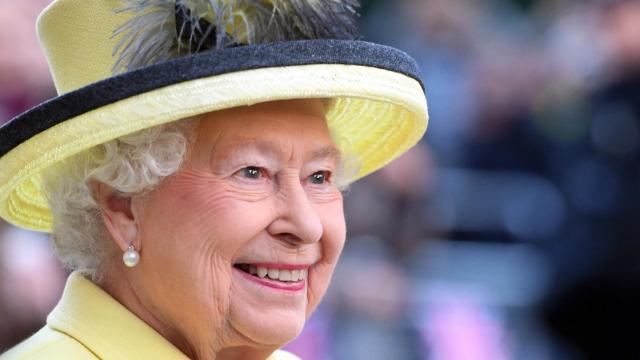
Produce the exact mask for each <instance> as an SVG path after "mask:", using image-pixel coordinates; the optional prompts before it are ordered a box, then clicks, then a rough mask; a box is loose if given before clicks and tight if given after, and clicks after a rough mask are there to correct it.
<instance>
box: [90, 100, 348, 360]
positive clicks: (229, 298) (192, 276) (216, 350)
mask: <svg viewBox="0 0 640 360" xmlns="http://www.w3.org/2000/svg"><path fill="white" fill-rule="evenodd" d="M338 161H339V159H338V155H337V150H336V148H335V146H334V144H333V142H332V140H331V137H330V134H329V131H328V129H327V125H326V122H325V119H324V108H323V106H322V103H321V102H320V101H319V100H290V101H278V102H271V103H263V104H258V105H254V106H250V107H242V108H234V109H229V110H224V111H219V112H213V113H209V114H207V115H204V116H203V117H202V119H201V121H200V124H199V127H198V129H197V140H196V142H195V144H194V146H193V149H192V150H191V152H190V155H189V156H188V159H187V160H186V162H185V164H184V166H183V167H182V168H181V170H179V171H178V172H177V173H176V174H174V175H173V176H171V177H169V178H167V179H166V180H165V181H164V182H163V183H162V184H161V185H160V186H159V187H158V188H157V189H156V190H154V191H153V192H151V193H150V194H146V195H143V196H135V197H133V198H122V197H118V196H116V195H115V194H113V193H112V192H111V191H110V190H109V189H107V188H106V187H105V186H103V185H100V184H98V185H97V191H96V193H97V194H98V198H99V201H100V203H101V207H102V213H103V218H104V220H105V224H106V227H107V230H108V233H109V235H110V237H111V238H112V239H113V243H114V244H115V246H117V252H114V259H113V261H112V262H111V266H109V267H108V271H107V272H106V274H105V276H104V281H103V282H102V284H101V285H102V287H103V288H105V289H106V290H107V291H108V292H109V293H110V294H112V295H113V296H114V297H115V298H116V299H118V300H119V301H120V302H121V303H123V304H124V305H125V306H126V307H127V308H128V309H130V310H131V311H132V312H134V313H135V314H136V315H137V316H138V317H140V318H141V319H143V320H144V321H145V322H147V323H148V324H149V325H151V326H152V327H153V328H154V329H156V330H157V331H158V332H159V333H160V334H161V335H163V336H164V337H165V338H167V339H168V340H169V341H171V342H172V343H173V344H174V345H176V346H177V347H178V348H179V349H180V350H182V351H183V352H184V353H185V354H186V355H188V356H189V357H191V358H198V359H214V358H217V359H230V358H238V359H264V358H266V357H267V356H268V355H269V354H270V353H271V352H272V351H274V350H275V349H277V348H279V347H280V346H282V345H283V344H284V343H286V342H288V341H290V340H292V339H293V338H294V337H295V336H296V335H297V334H299V332H300V331H301V330H302V327H303V325H304V322H305V320H306V319H307V318H308V316H309V315H310V314H311V313H312V312H313V310H314V309H315V308H316V306H317V305H318V303H319V301H320V299H321V298H322V296H323V295H324V293H325V291H326V289H327V287H328V285H329V282H330V279H331V275H332V273H333V270H334V267H335V265H336V261H337V260H338V257H339V254H340V252H341V251H342V247H343V244H344V240H345V224H344V213H343V207H342V196H341V193H340V191H339V189H338V188H337V187H336V185H335V184H334V181H333V180H334V179H332V176H331V174H332V173H333V172H334V171H335V170H336V167H337V164H338ZM318 174H320V175H321V176H318ZM131 242H133V244H134V245H135V246H136V248H137V249H138V250H139V252H140V254H141V260H140V263H139V264H138V265H137V266H136V267H134V268H126V267H125V266H124V265H123V264H122V260H121V258H120V256H121V254H122V251H125V250H126V249H127V247H128V245H129V243H131ZM237 263H285V264H309V265H310V268H309V275H308V279H307V281H306V286H305V287H304V289H302V290H299V291H289V290H277V289H273V288H269V287H266V286H263V285H261V284H258V283H255V282H252V281H250V280H248V279H247V278H246V277H243V276H242V275H239V274H240V272H239V271H238V270H237V269H235V268H234V267H233V265H234V264H237Z"/></svg>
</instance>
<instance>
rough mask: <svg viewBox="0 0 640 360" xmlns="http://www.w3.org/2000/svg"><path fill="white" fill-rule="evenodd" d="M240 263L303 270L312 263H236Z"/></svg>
mask: <svg viewBox="0 0 640 360" xmlns="http://www.w3.org/2000/svg"><path fill="white" fill-rule="evenodd" d="M239 264H248V265H253V266H255V267H264V268H269V269H278V270H302V269H308V268H310V267H311V265H312V264H285V263H270V262H245V261H241V262H237V263H236V264H235V265H239Z"/></svg>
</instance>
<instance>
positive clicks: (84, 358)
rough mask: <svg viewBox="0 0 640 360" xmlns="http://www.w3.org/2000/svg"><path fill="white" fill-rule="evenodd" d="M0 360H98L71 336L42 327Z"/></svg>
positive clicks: (0, 357)
mask: <svg viewBox="0 0 640 360" xmlns="http://www.w3.org/2000/svg"><path fill="white" fill-rule="evenodd" d="M0 359H1V360H43V359H78V360H96V359H98V358H97V357H96V356H95V355H94V354H93V353H92V352H91V351H90V350H89V349H87V348H86V347H84V346H83V345H82V344H81V343H80V342H78V341H77V340H76V339H74V338H72V337H71V336H69V335H67V334H64V333H62V332H59V331H56V330H54V329H51V328H50V327H48V326H45V327H43V328H42V329H40V331H38V332H37V333H35V334H33V335H32V336H31V337H29V338H28V339H26V340H24V341H23V342H21V343H20V344H18V345H16V346H15V347H13V348H12V349H10V350H9V351H8V352H6V353H5V354H3V355H1V356H0Z"/></svg>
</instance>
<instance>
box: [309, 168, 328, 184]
mask: <svg viewBox="0 0 640 360" xmlns="http://www.w3.org/2000/svg"><path fill="white" fill-rule="evenodd" d="M330 178H331V172H329V171H326V170H323V171H316V172H314V173H313V174H311V176H310V177H309V180H310V181H311V183H312V184H316V185H322V184H325V183H327V182H328V181H329V180H330Z"/></svg>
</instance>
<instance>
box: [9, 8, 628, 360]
mask: <svg viewBox="0 0 640 360" xmlns="http://www.w3.org/2000/svg"><path fill="white" fill-rule="evenodd" d="M47 2H48V1H45V0H22V1H15V0H0V123H2V122H4V121H7V120H8V119H9V118H11V117H12V116H13V115H15V114H17V113H19V112H21V111H23V110H25V109H26V108H28V107H29V106H31V105H33V104H35V103H37V102H39V101H41V100H42V99H45V98H48V97H51V96H52V95H53V94H54V90H53V89H52V85H51V80H50V76H49V75H48V73H47V69H46V64H45V62H44V59H43V56H42V54H41V52H40V50H39V48H38V46H37V41H36V40H35V31H34V30H33V23H34V21H35V15H36V14H37V13H38V12H39V11H40V10H41V9H42V8H43V7H44V5H45V4H46V3H47ZM361 29H362V30H363V34H364V39H365V40H371V41H375V42H381V43H385V44H389V45H392V46H395V47H398V48H400V49H403V50H405V51H406V52H408V53H409V54H411V55H412V56H413V57H414V58H415V59H416V60H417V61H418V63H419V65H420V67H421V70H422V74H423V78H424V81H425V85H426V89H427V95H428V99H429V109H430V116H431V124H430V126H429V131H428V133H427V136H426V138H425V139H424V140H423V142H422V143H420V144H419V146H417V147H416V148H414V149H413V150H412V151H410V152H409V153H407V154H406V155H405V156H403V157H402V158H400V159H399V160H397V161H395V162H394V163H392V164H391V165H390V166H388V167H387V168H385V169H383V170H381V171H379V172H378V173H376V174H374V175H373V176H370V177H368V178H366V179H365V180H362V181H360V182H358V183H356V184H354V185H353V186H352V187H351V188H350V189H349V190H348V191H347V193H346V194H345V206H346V212H347V224H348V225H349V228H348V239H347V245H346V248H345V252H344V255H343V259H342V260H341V263H340V265H339V268H338V269H337V271H336V273H335V275H334V280H333V284H332V287H331V289H330V292H329V294H328V295H327V297H326V299H325V301H324V302H323V304H322V305H321V307H320V309H319V310H318V311H317V312H316V313H315V314H314V315H313V316H312V318H311V319H310V321H309V323H308V325H307V327H306V328H305V330H304V332H303V334H302V335H301V336H300V337H299V338H298V339H297V340H295V341H294V342H293V343H291V344H289V345H288V348H290V349H291V350H292V351H293V352H295V353H297V354H299V355H300V356H301V357H302V358H304V359H308V360H314V359H317V360H325V359H438V360H439V359H446V360H449V359H453V360H457V359H461V360H462V359H474V360H475V359H569V360H571V359H603V358H606V359H609V358H625V359H626V358H638V357H640V347H638V346H637V345H636V341H635V336H636V334H637V333H639V331H638V330H640V329H639V327H640V325H639V324H640V286H639V285H638V284H640V243H638V242H637V241H636V239H637V238H638V234H640V222H638V221H636V219H635V218H636V217H638V216H639V215H640V1H638V0H601V1H597V0H592V1H577V0H555V1H551V0H537V1H536V0H528V1H525V0H519V1H516V0H511V1H509V0H488V1H474V0H395V1H391V0H386V1H385V0H371V1H363V7H362V16H361ZM0 171H1V169H0ZM65 276H66V275H65V271H64V270H62V269H60V267H59V265H57V263H56V261H55V259H54V257H53V256H52V255H51V250H50V246H49V244H48V241H47V238H46V236H44V235H39V234H34V233H30V232H26V231H23V230H18V229H16V228H13V227H11V226H9V225H8V224H2V223H0V352H1V351H2V349H5V348H7V347H9V346H11V345H12V344H14V343H16V342H17V341H19V340H20V339H22V338H24V337H26V336H27V335H28V334H29V333H30V332H33V331H34V330H35V329H37V328H38V327H39V326H41V324H42V323H43V321H44V316H46V314H47V313H48V311H49V310H50V308H51V307H52V306H53V305H54V304H55V302H56V301H57V298H58V296H59V294H60V291H61V288H62V286H63V283H64V279H65Z"/></svg>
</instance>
